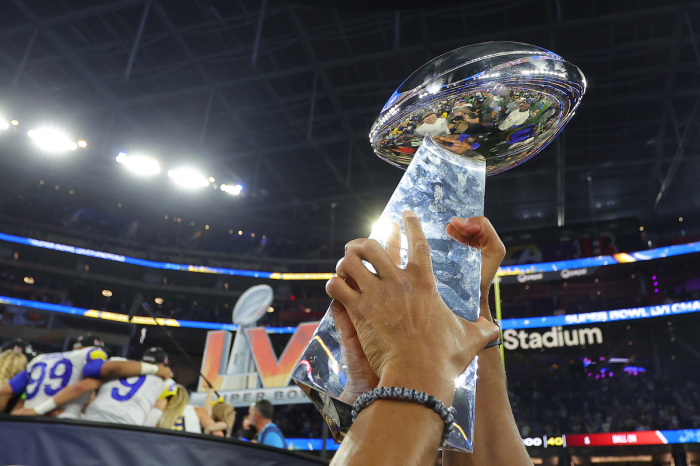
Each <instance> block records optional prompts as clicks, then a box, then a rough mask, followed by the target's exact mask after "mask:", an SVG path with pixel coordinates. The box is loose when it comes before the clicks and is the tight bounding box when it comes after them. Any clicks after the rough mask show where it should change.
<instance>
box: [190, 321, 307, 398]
mask: <svg viewBox="0 0 700 466" xmlns="http://www.w3.org/2000/svg"><path fill="white" fill-rule="evenodd" d="M316 327H318V323H317V322H314V323H306V324H301V325H300V326H299V327H297V329H296V332H294V334H293V335H292V338H291V339H290V340H289V342H288V343H287V347H286V348H285V350H284V352H283V353H282V355H281V356H280V357H279V358H277V356H276V355H275V350H274V348H273V347H272V342H271V341H270V337H269V336H268V334H267V332H266V331H265V328H264V327H256V328H249V329H241V330H240V331H239V332H238V333H237V334H236V336H235V339H236V340H239V339H244V340H245V341H246V343H247V344H248V346H249V348H250V355H251V360H250V361H249V362H250V363H251V364H250V366H248V369H247V372H241V371H236V370H235V369H236V368H237V367H240V366H241V362H245V361H241V360H244V359H245V355H243V357H241V356H242V354H241V353H240V352H238V354H236V353H237V352H235V351H232V344H231V343H232V340H233V333H232V332H229V331H226V330H214V331H211V332H209V333H208V334H207V343H206V347H205V348H204V355H203V357H202V368H201V371H202V374H204V376H205V377H206V378H207V380H209V381H210V382H211V383H212V385H213V386H214V389H215V390H217V391H218V392H219V394H220V395H221V396H222V397H223V398H224V401H226V402H227V403H230V404H231V405H232V406H234V407H242V406H249V405H250V404H251V403H252V402H254V401H257V400H262V399H266V400H269V401H270V402H272V403H273V404H292V403H309V402H310V401H309V399H308V398H307V397H306V395H304V393H303V392H302V391H301V389H300V388H299V387H297V386H296V385H289V381H290V377H291V375H292V371H293V370H294V368H295V367H296V364H297V362H298V361H299V358H301V355H302V353H303V352H304V349H305V348H306V345H307V344H308V343H309V340H311V338H312V337H313V335H314V332H315V331H316ZM235 346H236V345H235V344H234V345H233V347H234V348H235ZM229 369H230V370H229ZM208 387H209V385H208V384H207V383H206V382H205V381H204V380H203V379H202V378H201V377H200V379H199V387H198V392H197V393H193V394H192V404H203V403H204V398H205V397H206V389H207V388H208Z"/></svg>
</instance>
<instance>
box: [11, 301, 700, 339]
mask: <svg viewBox="0 0 700 466" xmlns="http://www.w3.org/2000/svg"><path fill="white" fill-rule="evenodd" d="M0 304H4V305H9V306H20V307H28V308H32V309H40V310H42V311H50V312H60V313H62V314H70V315H74V316H79V317H92V318H95V319H102V320H111V321H114V322H123V323H131V324H140V325H163V326H166V327H182V328H200V329H205V330H229V331H232V332H233V331H236V330H238V325H234V324H220V323H216V322H199V321H195V320H178V319H162V318H159V319H157V322H156V320H153V318H151V317H142V316H134V317H132V318H131V320H129V316H128V315H126V314H118V313H115V312H107V311H98V310H96V309H83V308H79V307H72V306H64V305H61V304H50V303H43V302H41V301H31V300H29V299H19V298H10V297H8V296H0ZM694 312H700V300H696V301H685V302H682V303H673V304H662V305H659V306H646V307H637V308H633V309H617V310H613V311H600V312H588V313H585V314H569V315H563V316H545V317H526V318H520V319H503V320H501V328H502V329H503V330H509V329H516V330H517V329H527V328H542V327H556V326H566V325H584V324H592V323H602V322H620V321H624V320H636V319H649V318H652V317H662V316H671V315H680V314H688V313H694ZM296 329H297V328H296V327H266V328H265V331H266V332H267V333H294V332H295V331H296Z"/></svg>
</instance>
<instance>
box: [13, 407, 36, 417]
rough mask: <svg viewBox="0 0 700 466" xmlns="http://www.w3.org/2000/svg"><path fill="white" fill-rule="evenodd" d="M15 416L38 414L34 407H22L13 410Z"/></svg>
mask: <svg viewBox="0 0 700 466" xmlns="http://www.w3.org/2000/svg"><path fill="white" fill-rule="evenodd" d="M12 415H13V416H36V415H37V414H36V411H34V410H33V409H27V408H21V409H16V410H14V411H12Z"/></svg>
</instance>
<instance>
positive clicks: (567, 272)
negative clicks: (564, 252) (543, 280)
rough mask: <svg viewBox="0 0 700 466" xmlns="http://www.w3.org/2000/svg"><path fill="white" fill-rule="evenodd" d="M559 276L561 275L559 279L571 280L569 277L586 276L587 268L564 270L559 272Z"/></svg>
mask: <svg viewBox="0 0 700 466" xmlns="http://www.w3.org/2000/svg"><path fill="white" fill-rule="evenodd" d="M559 275H561V278H565V279H566V278H571V277H582V276H584V275H588V269H587V268H585V267H584V268H582V269H573V270H569V269H564V270H562V271H561V272H559Z"/></svg>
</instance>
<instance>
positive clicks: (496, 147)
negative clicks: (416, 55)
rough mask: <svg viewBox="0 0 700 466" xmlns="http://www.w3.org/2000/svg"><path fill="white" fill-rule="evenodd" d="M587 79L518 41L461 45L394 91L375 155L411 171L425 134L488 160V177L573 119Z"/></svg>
mask: <svg viewBox="0 0 700 466" xmlns="http://www.w3.org/2000/svg"><path fill="white" fill-rule="evenodd" d="M585 91H586V78H585V77H584V75H583V73H582V72H581V70H579V69H578V67H576V66H575V65H572V64H571V63H569V62H567V61H564V59H563V58H561V57H560V56H559V55H557V54H555V53H552V52H550V51H548V50H545V49H543V48H540V47H535V46H534V45H528V44H522V43H518V42H486V43H483V44H475V45H468V46H466V47H461V48H458V49H456V50H453V51H451V52H448V53H446V54H444V55H441V56H439V57H437V58H435V59H434V60H432V61H430V62H428V63H426V64H425V65H423V66H422V67H421V68H419V69H418V70H417V71H415V72H414V73H413V74H412V75H411V76H410V77H409V78H408V79H407V80H406V81H405V82H404V83H403V84H401V86H399V88H398V89H397V90H396V92H394V94H393V95H392V96H391V98H390V99H389V101H388V102H387V103H386V105H385V106H384V108H383V109H382V111H381V113H380V115H379V117H378V118H377V120H376V121H375V122H374V125H373V126H372V129H371V131H370V135H369V138H370V142H371V144H372V147H373V148H374V151H375V152H376V154H377V155H378V156H379V157H381V158H382V159H384V160H386V161H387V162H389V163H391V164H392V165H396V166H397V167H400V168H404V169H405V168H406V167H407V166H408V164H409V163H411V160H412V159H413V154H414V153H415V152H416V150H417V149H418V147H419V146H420V145H421V143H422V141H423V139H424V138H425V136H427V135H430V136H431V137H432V138H433V139H434V140H435V141H437V142H439V143H440V144H441V145H443V146H444V147H445V148H447V149H448V150H450V151H452V152H454V153H456V154H459V155H462V156H465V157H474V156H482V157H484V158H485V159H486V174H487V175H494V174H496V173H500V172H502V171H505V170H508V169H509V168H512V167H514V166H516V165H519V164H521V163H522V162H524V161H525V160H527V159H529V158H530V157H532V156H533V155H535V154H536V153H538V152H539V151H541V150H542V149H543V148H544V147H545V146H547V144H549V142H550V141H552V139H554V137H555V136H556V135H557V133H559V131H561V130H562V128H563V127H564V125H566V123H567V122H568V121H569V119H571V117H572V116H573V115H574V112H575V111H576V108H577V107H578V105H579V103H580V102H581V96H583V94H584V92H585Z"/></svg>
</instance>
